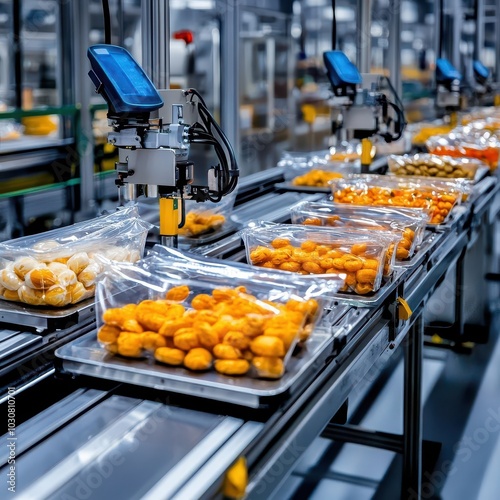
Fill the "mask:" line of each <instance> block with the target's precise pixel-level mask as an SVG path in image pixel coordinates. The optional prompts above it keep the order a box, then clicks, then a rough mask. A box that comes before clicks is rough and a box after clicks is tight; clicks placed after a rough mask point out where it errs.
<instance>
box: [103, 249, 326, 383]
mask: <svg viewBox="0 0 500 500" xmlns="http://www.w3.org/2000/svg"><path fill="white" fill-rule="evenodd" d="M181 262H182V264H180V263H181ZM207 267H208V268H209V269H208V271H207V268H205V269H203V270H202V269H200V266H199V265H198V263H197V262H196V261H195V262H191V263H190V262H189V260H184V261H183V259H182V255H181V254H179V252H177V256H176V258H175V259H172V258H171V257H170V256H169V254H168V251H166V252H161V253H158V252H154V251H153V252H152V253H150V254H149V255H148V257H146V258H145V259H144V260H143V261H141V262H139V263H137V264H135V265H131V264H126V263H116V262H115V263H111V264H108V265H107V268H106V271H105V273H104V274H103V275H102V278H101V279H100V280H99V283H98V286H97V294H96V298H97V300H96V314H97V327H98V332H97V338H98V341H99V343H100V344H101V345H102V346H103V347H104V348H105V349H106V350H108V351H109V352H110V353H112V354H116V355H120V356H124V357H129V358H144V357H150V358H154V360H155V361H156V362H158V363H161V364H165V365H169V366H172V367H179V369H187V370H189V371H193V372H203V371H206V370H215V371H217V372H219V373H221V374H224V375H230V376H241V375H248V376H253V377H263V378H280V377H281V376H282V375H283V374H284V372H285V369H286V364H287V362H288V359H289V358H290V356H291V355H292V353H293V350H294V346H295V345H296V344H297V342H298V341H299V339H300V338H301V336H303V335H306V334H307V335H308V334H309V333H310V331H311V330H312V329H313V328H314V325H315V323H316V322H317V320H318V319H319V317H320V316H321V312H322V305H321V300H320V298H318V297H314V298H312V297H311V298H306V297H305V295H302V294H301V290H300V286H299V287H296V286H291V285H290V284H285V283H280V282H279V281H275V282H271V281H270V280H264V281H261V280H259V275H258V273H256V272H255V271H254V270H249V271H244V270H241V269H237V270H236V271H235V272H236V275H237V276H238V280H237V285H236V284H235V279H234V278H233V277H232V272H231V267H230V266H228V267H222V268H220V269H219V268H217V267H216V266H210V265H209V266H207Z"/></svg>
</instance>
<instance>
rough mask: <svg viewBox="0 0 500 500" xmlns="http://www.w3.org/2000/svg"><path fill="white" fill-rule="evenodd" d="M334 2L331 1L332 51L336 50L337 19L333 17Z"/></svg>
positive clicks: (333, 0)
mask: <svg viewBox="0 0 500 500" xmlns="http://www.w3.org/2000/svg"><path fill="white" fill-rule="evenodd" d="M336 3H337V2H336V1H335V0H332V12H333V19H332V50H335V49H336V48H337V17H336V16H335V8H336Z"/></svg>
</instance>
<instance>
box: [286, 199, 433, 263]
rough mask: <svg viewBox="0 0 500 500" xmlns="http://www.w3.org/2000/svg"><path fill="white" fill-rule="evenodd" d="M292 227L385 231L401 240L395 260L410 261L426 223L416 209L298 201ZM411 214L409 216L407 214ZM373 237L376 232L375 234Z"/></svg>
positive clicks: (292, 208)
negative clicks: (312, 226) (318, 226)
mask: <svg viewBox="0 0 500 500" xmlns="http://www.w3.org/2000/svg"><path fill="white" fill-rule="evenodd" d="M290 211H291V217H292V223H293V224H308V225H320V226H329V227H342V228H351V227H352V228H357V229H360V230H364V231H389V232H392V233H395V234H397V235H399V236H400V237H401V241H399V242H398V244H397V248H396V254H395V257H396V260H397V261H403V260H407V259H410V258H411V257H412V255H413V254H414V252H415V249H416V247H417V246H418V245H419V244H420V242H421V241H422V237H423V232H424V230H425V226H426V223H427V219H428V216H427V213H426V212H424V211H422V210H418V209H414V210H411V209H401V210H398V209H395V208H385V207H360V206H355V205H339V204H335V205H334V204H332V203H328V202H324V203H319V202H308V201H304V202H300V203H297V204H296V205H294V206H292V207H291V209H290ZM410 214H411V215H410ZM375 234H376V233H375Z"/></svg>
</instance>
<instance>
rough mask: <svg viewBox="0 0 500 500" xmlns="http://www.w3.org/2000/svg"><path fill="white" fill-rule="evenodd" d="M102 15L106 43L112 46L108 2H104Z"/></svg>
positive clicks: (106, 0) (104, 0)
mask: <svg viewBox="0 0 500 500" xmlns="http://www.w3.org/2000/svg"><path fill="white" fill-rule="evenodd" d="M102 13H103V16H104V43H105V44H106V45H111V16H110V13H109V2H108V0H102Z"/></svg>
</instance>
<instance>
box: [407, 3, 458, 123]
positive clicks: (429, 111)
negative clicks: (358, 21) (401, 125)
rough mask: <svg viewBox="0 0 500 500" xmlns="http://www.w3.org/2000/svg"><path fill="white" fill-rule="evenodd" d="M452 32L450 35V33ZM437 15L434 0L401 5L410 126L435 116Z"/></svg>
mask: <svg viewBox="0 0 500 500" xmlns="http://www.w3.org/2000/svg"><path fill="white" fill-rule="evenodd" d="M450 33H451V32H450ZM435 37H436V14H435V3H434V2H431V1H428V0H427V1H425V2H420V1H414V0H412V1H410V0H403V1H402V4H401V79H402V87H403V92H402V100H403V103H404V105H405V112H406V118H407V120H408V122H409V123H411V122H416V121H420V120H429V119H432V118H434V117H435V110H434V99H433V98H432V95H433V79H434V66H435V63H436V54H435V47H436V44H437V40H436V38H435Z"/></svg>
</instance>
